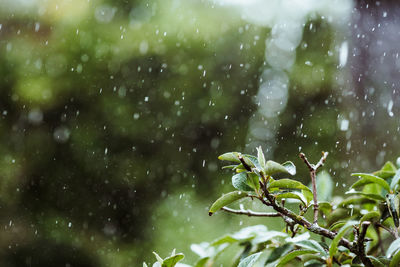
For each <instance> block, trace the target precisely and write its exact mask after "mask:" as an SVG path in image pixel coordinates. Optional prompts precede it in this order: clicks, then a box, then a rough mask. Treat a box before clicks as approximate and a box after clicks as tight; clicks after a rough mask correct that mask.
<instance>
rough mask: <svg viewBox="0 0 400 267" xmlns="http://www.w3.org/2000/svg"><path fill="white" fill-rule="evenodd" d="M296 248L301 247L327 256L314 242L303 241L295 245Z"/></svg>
mask: <svg viewBox="0 0 400 267" xmlns="http://www.w3.org/2000/svg"><path fill="white" fill-rule="evenodd" d="M296 246H299V247H302V248H304V249H308V250H313V251H315V252H318V253H320V254H321V255H323V256H328V253H327V252H326V250H325V249H324V248H323V247H322V246H321V245H320V244H319V243H318V242H317V241H315V240H303V241H300V242H297V243H296Z"/></svg>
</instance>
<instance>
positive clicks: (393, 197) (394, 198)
mask: <svg viewBox="0 0 400 267" xmlns="http://www.w3.org/2000/svg"><path fill="white" fill-rule="evenodd" d="M386 204H387V206H388V209H389V212H390V216H392V218H393V222H394V225H395V226H396V227H399V197H398V195H397V194H387V195H386Z"/></svg>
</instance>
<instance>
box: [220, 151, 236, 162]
mask: <svg viewBox="0 0 400 267" xmlns="http://www.w3.org/2000/svg"><path fill="white" fill-rule="evenodd" d="M239 155H240V153H238V152H228V153H225V154H222V155H220V156H219V157H218V159H219V160H225V161H233V162H238V163H240V160H239Z"/></svg>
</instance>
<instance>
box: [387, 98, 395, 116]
mask: <svg viewBox="0 0 400 267" xmlns="http://www.w3.org/2000/svg"><path fill="white" fill-rule="evenodd" d="M392 108H393V100H390V101H389V103H388V106H387V112H388V114H389V116H390V117H393V115H394V114H393V111H392Z"/></svg>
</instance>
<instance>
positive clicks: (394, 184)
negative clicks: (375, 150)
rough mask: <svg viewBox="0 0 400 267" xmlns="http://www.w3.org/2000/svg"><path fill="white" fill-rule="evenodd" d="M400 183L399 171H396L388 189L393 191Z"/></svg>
mask: <svg viewBox="0 0 400 267" xmlns="http://www.w3.org/2000/svg"><path fill="white" fill-rule="evenodd" d="M399 182H400V169H399V170H397V171H396V174H395V175H394V177H393V179H392V182H391V183H390V189H392V190H393V191H395V190H396V189H397V188H398V185H399Z"/></svg>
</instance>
